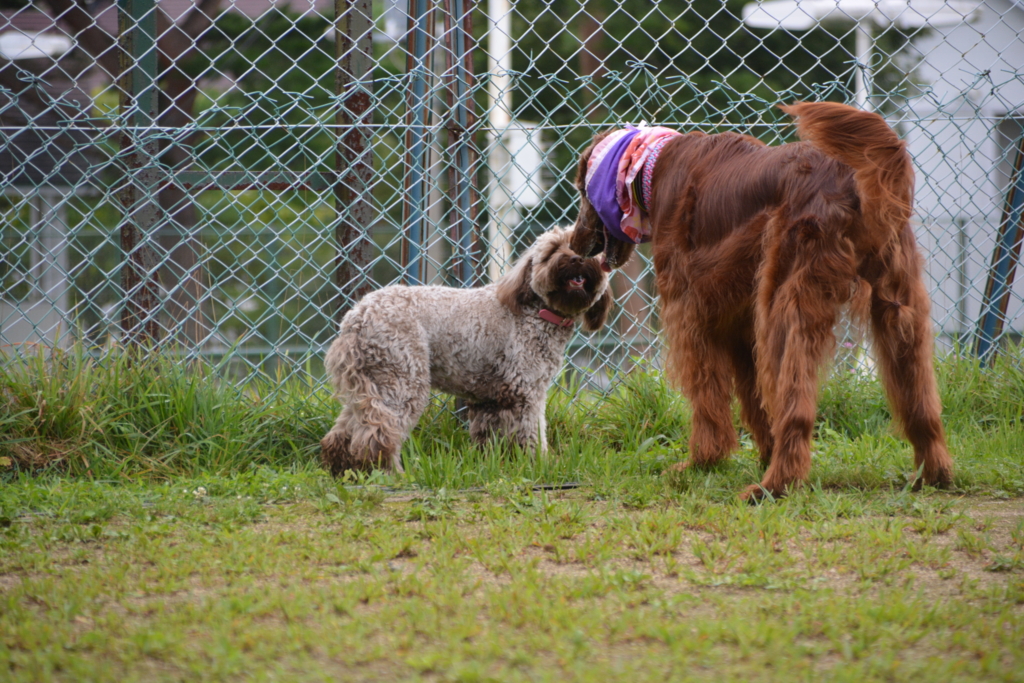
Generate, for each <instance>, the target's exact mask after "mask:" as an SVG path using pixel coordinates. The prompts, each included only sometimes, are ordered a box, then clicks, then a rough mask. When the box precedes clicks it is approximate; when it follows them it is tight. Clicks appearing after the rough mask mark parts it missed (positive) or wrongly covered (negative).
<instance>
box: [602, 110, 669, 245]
mask: <svg viewBox="0 0 1024 683" xmlns="http://www.w3.org/2000/svg"><path fill="white" fill-rule="evenodd" d="M679 134H680V133H677V132H676V131H674V130H671V129H669V128H662V127H660V126H656V127H654V128H650V127H648V126H644V125H641V126H640V128H633V127H632V126H630V127H628V128H625V129H623V130H617V131H615V132H614V133H611V134H610V135H608V137H606V138H605V139H604V140H602V141H601V142H599V143H598V144H597V147H595V148H594V152H593V154H591V155H590V160H589V161H588V162H587V178H586V188H587V199H588V200H590V203H591V205H593V207H594V210H595V211H597V215H598V216H600V217H601V221H602V222H603V223H604V225H605V227H606V228H607V229H608V232H609V233H611V235H612V237H614V238H616V239H618V240H619V241H620V242H634V243H637V244H639V243H641V242H647V241H649V240H650V239H651V222H650V219H649V218H648V216H647V212H646V211H644V210H643V209H642V208H641V201H637V200H638V199H640V200H642V201H643V203H644V204H647V205H648V206H649V202H650V179H649V178H650V172H646V169H645V166H646V165H647V162H648V160H650V161H651V162H652V163H651V164H650V166H651V169H652V170H653V167H654V163H653V162H654V160H655V159H656V158H657V154H658V153H659V152H661V148H662V147H663V146H664V143H665V141H666V140H667V139H668V138H670V137H674V136H676V135H679ZM652 152H653V153H652ZM641 172H644V175H646V176H647V178H646V180H647V184H646V186H645V187H644V188H643V192H642V195H643V196H641V197H635V196H634V190H633V181H634V180H635V179H636V177H637V176H638V175H640V174H641ZM641 180H644V178H643V177H642V178H641Z"/></svg>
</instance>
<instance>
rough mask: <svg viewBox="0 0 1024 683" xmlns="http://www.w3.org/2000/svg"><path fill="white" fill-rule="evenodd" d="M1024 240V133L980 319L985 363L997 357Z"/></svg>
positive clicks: (980, 354) (981, 352) (977, 348)
mask: <svg viewBox="0 0 1024 683" xmlns="http://www.w3.org/2000/svg"><path fill="white" fill-rule="evenodd" d="M1022 242H1024V136H1022V137H1021V138H1020V140H1019V141H1018V142H1017V157H1016V159H1014V163H1013V173H1012V175H1011V177H1010V189H1009V190H1008V191H1007V195H1006V208H1005V210H1004V211H1003V220H1002V221H1001V222H1000V224H999V231H998V234H997V235H996V246H995V250H994V251H993V253H992V268H991V269H990V270H989V273H988V281H987V282H986V283H985V298H984V300H983V303H982V305H981V319H980V320H979V321H978V341H977V344H976V345H975V355H977V356H978V358H980V359H981V362H982V364H985V363H986V362H989V361H991V359H992V358H993V357H994V356H995V352H996V348H997V347H996V342H998V341H999V338H1000V337H1001V336H1002V334H1003V325H1004V323H1005V322H1006V311H1007V308H1008V307H1009V305H1010V292H1011V291H1012V288H1013V276H1014V273H1015V271H1016V270H1017V263H1018V262H1019V261H1020V249H1021V243H1022Z"/></svg>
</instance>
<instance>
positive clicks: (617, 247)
mask: <svg viewBox="0 0 1024 683" xmlns="http://www.w3.org/2000/svg"><path fill="white" fill-rule="evenodd" d="M635 250H636V244H635V243H633V242H623V241H621V240H617V239H615V238H614V237H612V236H611V235H609V234H608V231H607V230H605V233H604V262H605V263H607V264H608V265H609V266H611V267H612V268H621V267H622V266H624V265H626V262H627V261H629V259H630V257H632V256H633V252H634V251H635Z"/></svg>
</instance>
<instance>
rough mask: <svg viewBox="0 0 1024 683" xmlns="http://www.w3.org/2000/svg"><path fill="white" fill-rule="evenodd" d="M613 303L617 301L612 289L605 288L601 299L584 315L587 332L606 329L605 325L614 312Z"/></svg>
mask: <svg viewBox="0 0 1024 683" xmlns="http://www.w3.org/2000/svg"><path fill="white" fill-rule="evenodd" d="M613 303H615V300H614V299H613V298H612V288H611V287H605V290H604V294H602V295H601V298H600V299H598V300H597V301H595V302H594V305H593V306H591V307H590V308H588V309H587V312H586V313H584V314H583V329H584V330H586V331H587V332H597V331H598V330H599V329H601V328H602V327H604V324H605V323H606V322H608V314H609V313H610V312H611V310H612V304H613Z"/></svg>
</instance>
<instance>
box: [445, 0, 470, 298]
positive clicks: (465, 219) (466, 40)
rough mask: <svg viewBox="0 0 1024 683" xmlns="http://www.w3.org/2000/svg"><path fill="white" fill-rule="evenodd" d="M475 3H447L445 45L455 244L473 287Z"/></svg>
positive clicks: (465, 280)
mask: <svg viewBox="0 0 1024 683" xmlns="http://www.w3.org/2000/svg"><path fill="white" fill-rule="evenodd" d="M472 16H473V4H472V0H445V42H446V46H447V47H448V49H447V50H446V54H447V56H448V68H447V77H448V81H449V83H448V84H449V87H448V103H449V108H450V110H451V111H450V114H449V117H448V142H449V144H450V145H451V148H452V161H453V163H452V166H451V170H450V181H449V183H448V184H449V187H450V189H451V194H452V220H451V231H452V242H453V243H454V244H455V248H456V259H455V261H456V267H455V272H456V273H457V276H458V280H459V283H460V284H461V285H462V286H463V287H471V286H473V284H474V281H475V277H474V275H475V271H476V268H475V263H474V260H475V259H474V252H475V247H476V244H477V235H476V229H475V228H476V215H475V214H476V197H475V196H474V195H475V193H474V182H473V176H474V173H475V169H476V163H475V162H476V156H477V155H476V150H475V149H474V147H473V131H472V130H471V129H472V127H473V125H474V124H475V117H474V116H473V97H472V86H473V56H472V47H471V41H472V36H473V19H472Z"/></svg>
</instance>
